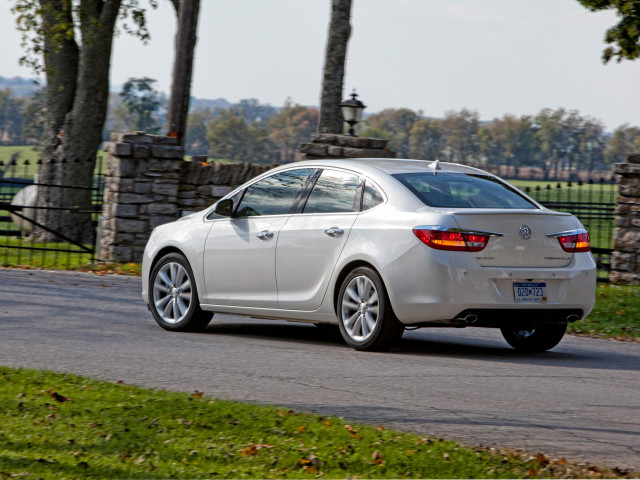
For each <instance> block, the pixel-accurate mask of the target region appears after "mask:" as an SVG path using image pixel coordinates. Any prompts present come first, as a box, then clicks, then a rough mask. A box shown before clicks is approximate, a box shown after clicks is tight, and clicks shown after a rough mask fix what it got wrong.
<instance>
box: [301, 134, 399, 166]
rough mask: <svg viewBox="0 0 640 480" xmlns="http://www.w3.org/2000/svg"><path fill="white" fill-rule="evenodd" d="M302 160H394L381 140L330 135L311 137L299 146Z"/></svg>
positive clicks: (394, 154) (391, 153) (385, 142)
mask: <svg viewBox="0 0 640 480" xmlns="http://www.w3.org/2000/svg"><path fill="white" fill-rule="evenodd" d="M300 152H301V153H302V154H303V159H305V160H313V159H325V158H395V156H396V152H393V151H391V150H389V149H388V148H387V141H386V140H384V139H382V138H367V137H351V136H349V135H338V134H332V133H317V134H315V135H311V143H303V144H302V145H300Z"/></svg>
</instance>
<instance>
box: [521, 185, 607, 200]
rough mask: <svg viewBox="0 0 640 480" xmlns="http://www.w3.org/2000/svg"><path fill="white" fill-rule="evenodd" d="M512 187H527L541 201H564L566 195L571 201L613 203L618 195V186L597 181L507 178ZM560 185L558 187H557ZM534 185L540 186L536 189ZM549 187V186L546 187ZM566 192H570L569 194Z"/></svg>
mask: <svg viewBox="0 0 640 480" xmlns="http://www.w3.org/2000/svg"><path fill="white" fill-rule="evenodd" d="M509 183H511V184H512V185H513V186H514V187H517V188H519V189H520V190H523V191H524V190H525V189H526V188H527V187H528V188H529V189H530V190H531V191H530V192H529V195H530V196H531V197H533V198H535V199H536V200H539V201H541V202H543V203H544V202H545V201H550V202H560V201H562V202H564V201H566V200H567V198H568V196H567V195H570V197H569V198H571V200H572V201H588V200H587V199H591V200H589V201H595V202H598V203H615V201H616V197H617V195H618V188H617V186H615V185H601V184H599V183H596V184H593V185H589V184H586V183H585V184H583V185H582V186H579V185H578V183H577V182H573V183H572V184H571V186H569V184H568V182H546V181H542V180H509ZM558 185H560V188H558ZM536 187H540V190H539V191H536ZM547 187H551V188H549V189H548V188H547ZM567 192H570V193H569V194H568V193H567Z"/></svg>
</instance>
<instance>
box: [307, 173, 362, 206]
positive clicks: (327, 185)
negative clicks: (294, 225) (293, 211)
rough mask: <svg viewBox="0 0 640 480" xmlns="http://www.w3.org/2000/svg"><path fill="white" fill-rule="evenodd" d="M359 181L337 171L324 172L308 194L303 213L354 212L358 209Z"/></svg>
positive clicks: (351, 175)
mask: <svg viewBox="0 0 640 480" xmlns="http://www.w3.org/2000/svg"><path fill="white" fill-rule="evenodd" d="M359 181H360V179H359V178H358V176H357V175H355V174H353V173H348V172H342V171H338V170H324V171H323V172H322V174H321V175H320V178H318V180H317V181H316V183H315V185H314V187H313V190H311V193H310V194H309V198H308V199H307V203H306V205H305V206H304V210H303V213H341V212H355V211H357V210H358V209H359V208H360V205H359V198H358V197H357V195H356V194H357V193H358V185H359Z"/></svg>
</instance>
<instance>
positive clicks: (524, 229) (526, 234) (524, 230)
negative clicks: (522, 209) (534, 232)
mask: <svg viewBox="0 0 640 480" xmlns="http://www.w3.org/2000/svg"><path fill="white" fill-rule="evenodd" d="M520 236H521V237H522V239H523V240H529V239H530V238H531V229H530V228H529V227H528V226H526V225H520Z"/></svg>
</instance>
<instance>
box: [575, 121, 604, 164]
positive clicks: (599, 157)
mask: <svg viewBox="0 0 640 480" xmlns="http://www.w3.org/2000/svg"><path fill="white" fill-rule="evenodd" d="M606 145H607V139H606V136H605V133H604V125H602V122H600V121H599V120H594V119H592V118H587V119H585V122H584V125H583V129H582V135H581V138H580V144H579V146H578V148H579V152H580V156H581V158H583V159H584V160H583V162H582V167H583V169H584V167H585V166H586V167H587V176H589V177H591V172H593V170H595V169H596V168H597V167H598V166H602V165H604V150H605V148H606Z"/></svg>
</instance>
